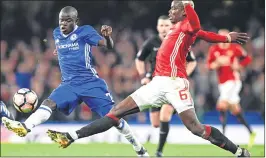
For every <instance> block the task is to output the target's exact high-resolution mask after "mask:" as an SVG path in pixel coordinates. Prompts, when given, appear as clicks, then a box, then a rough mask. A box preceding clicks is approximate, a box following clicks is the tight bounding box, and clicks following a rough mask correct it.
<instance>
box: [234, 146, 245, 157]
mask: <svg viewBox="0 0 266 158" xmlns="http://www.w3.org/2000/svg"><path fill="white" fill-rule="evenodd" d="M242 151H243V150H242V149H241V148H240V147H239V146H238V147H237V150H236V153H235V155H236V156H240V155H241V154H242Z"/></svg>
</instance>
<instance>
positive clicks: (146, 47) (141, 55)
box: [136, 39, 152, 61]
mask: <svg viewBox="0 0 266 158" xmlns="http://www.w3.org/2000/svg"><path fill="white" fill-rule="evenodd" d="M151 47H152V46H151V39H149V40H147V41H145V42H144V44H143V46H142V47H141V49H140V50H139V52H138V54H137V57H136V58H137V59H139V60H141V61H145V60H146V58H147V57H148V56H149V55H150V54H151V52H152V51H151V49H152V48H151Z"/></svg>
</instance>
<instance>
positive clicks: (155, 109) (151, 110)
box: [150, 107, 177, 115]
mask: <svg viewBox="0 0 266 158" xmlns="http://www.w3.org/2000/svg"><path fill="white" fill-rule="evenodd" d="M160 110H161V107H158V108H156V107H152V108H150V113H152V112H157V111H160ZM176 113H177V112H176V110H175V109H174V112H173V115H174V114H176Z"/></svg>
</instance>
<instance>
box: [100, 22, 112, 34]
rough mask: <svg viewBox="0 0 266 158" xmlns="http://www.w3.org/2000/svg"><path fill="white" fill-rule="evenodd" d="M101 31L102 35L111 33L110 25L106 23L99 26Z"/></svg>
mask: <svg viewBox="0 0 266 158" xmlns="http://www.w3.org/2000/svg"><path fill="white" fill-rule="evenodd" d="M101 33H102V35H103V36H111V34H112V27H111V26H108V25H103V26H102V28H101Z"/></svg>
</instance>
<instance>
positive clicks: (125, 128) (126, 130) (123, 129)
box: [116, 119, 142, 151]
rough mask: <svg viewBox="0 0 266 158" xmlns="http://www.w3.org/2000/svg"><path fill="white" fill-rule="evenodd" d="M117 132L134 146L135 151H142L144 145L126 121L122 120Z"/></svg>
mask: <svg viewBox="0 0 266 158" xmlns="http://www.w3.org/2000/svg"><path fill="white" fill-rule="evenodd" d="M116 128H117V130H118V131H119V132H120V133H121V134H123V135H124V136H125V138H126V139H127V140H128V141H129V142H130V144H132V145H133V148H134V150H135V151H140V149H141V147H142V145H141V144H140V142H139V141H138V140H137V138H136V137H135V135H134V134H133V132H132V130H131V128H130V127H129V125H128V124H127V122H126V121H125V120H124V119H120V124H119V126H118V127H116Z"/></svg>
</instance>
